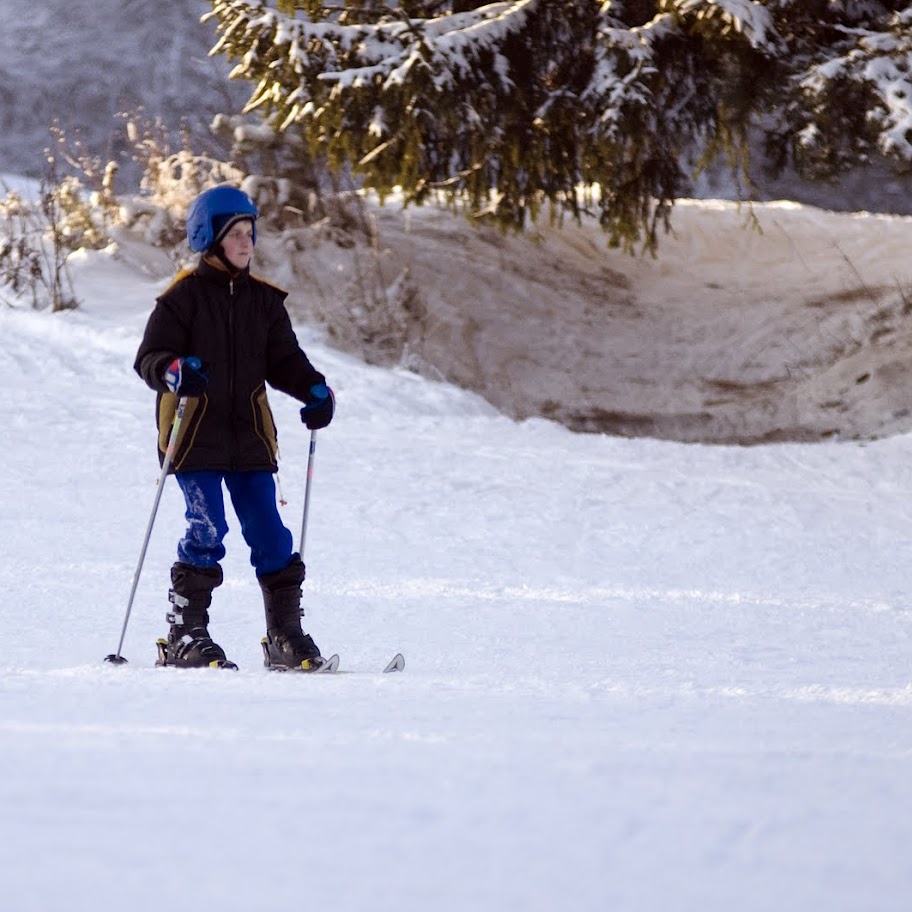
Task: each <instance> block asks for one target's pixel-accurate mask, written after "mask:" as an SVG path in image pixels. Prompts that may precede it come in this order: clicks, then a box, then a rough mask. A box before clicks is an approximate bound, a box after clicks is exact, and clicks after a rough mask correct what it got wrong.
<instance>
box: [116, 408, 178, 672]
mask: <svg viewBox="0 0 912 912" xmlns="http://www.w3.org/2000/svg"><path fill="white" fill-rule="evenodd" d="M186 408H187V396H181V398H180V400H179V401H178V403H177V411H176V412H175V413H174V421H173V422H172V423H171V433H170V435H169V436H168V448H167V449H166V450H165V458H164V459H163V460H162V470H161V476H160V477H159V479H158V490H157V491H156V492H155V503H154V504H153V505H152V515H151V516H150V517H149V525H148V526H146V537H145V538H144V539H143V543H142V549H141V550H140V552H139V562H138V563H137V564H136V571H135V572H134V574H133V586H132V588H131V589H130V598H129V599H128V600H127V611H126V614H125V615H124V620H123V628H122V629H121V631H120V642H119V643H118V644H117V652H113V653H111V655H109V656H105V661H106V662H111V663H112V664H114V665H123V664H124V663H125V662H126V661H127V660H126V659H125V658H124V657H123V656H122V655H121V654H120V652H121V650H122V649H123V644H124V637H125V636H126V635H127V624H128V623H129V622H130V612H131V611H132V609H133V599H134V597H135V596H136V587H137V586H138V585H139V574H140V573H141V572H142V567H143V562H144V561H145V559H146V549H147V548H148V547H149V539H150V538H151V537H152V526H153V524H154V523H155V515H156V514H157V513H158V505H159V502H160V501H161V496H162V491H163V490H164V487H165V478H167V476H168V469H169V468H171V460H172V459H173V458H174V450H175V448H176V447H177V435H178V434H179V433H180V427H181V423H182V422H183V420H184V410H185V409H186Z"/></svg>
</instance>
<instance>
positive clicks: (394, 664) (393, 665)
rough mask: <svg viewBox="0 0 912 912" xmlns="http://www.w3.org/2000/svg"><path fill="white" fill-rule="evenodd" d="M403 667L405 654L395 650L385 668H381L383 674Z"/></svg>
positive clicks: (401, 669)
mask: <svg viewBox="0 0 912 912" xmlns="http://www.w3.org/2000/svg"><path fill="white" fill-rule="evenodd" d="M404 669H405V656H404V655H403V654H402V653H401V652H397V653H396V654H395V655H394V656H393V657H392V659H390V662H389V664H388V665H387V666H386V668H384V669H383V673H384V674H388V673H389V672H392V671H403V670H404Z"/></svg>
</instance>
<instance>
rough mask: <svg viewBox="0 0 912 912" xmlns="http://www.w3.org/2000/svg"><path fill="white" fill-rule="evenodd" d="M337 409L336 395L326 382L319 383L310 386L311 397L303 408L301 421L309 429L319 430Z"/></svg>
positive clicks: (326, 423) (327, 422)
mask: <svg viewBox="0 0 912 912" xmlns="http://www.w3.org/2000/svg"><path fill="white" fill-rule="evenodd" d="M335 410H336V397H335V396H333V391H332V390H331V389H330V388H329V387H328V386H327V385H326V384H325V383H317V384H316V385H315V386H312V387H311V388H310V399H308V400H307V403H306V405H305V406H304V408H302V409H301V421H303V422H304V424H305V425H307V428H308V430H311V431H319V430H320V428H325V427H326V425H328V424H329V422H330V421H332V419H333V412H334V411H335Z"/></svg>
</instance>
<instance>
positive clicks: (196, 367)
mask: <svg viewBox="0 0 912 912" xmlns="http://www.w3.org/2000/svg"><path fill="white" fill-rule="evenodd" d="M202 367H203V364H202V362H201V361H200V359H199V358H192V357H191V358H175V359H174V360H173V361H172V362H171V363H170V364H169V365H168V366H167V367H166V368H165V375H164V377H163V378H162V379H163V380H164V381H165V386H167V387H168V389H169V390H170V391H171V392H172V393H174V395H175V396H182V397H183V396H190V397H191V398H192V399H196V398H198V397H200V396H202V395H203V393H205V392H206V385H207V384H208V383H209V378H208V377H207V376H206V375H205V374H204V373H203V371H202Z"/></svg>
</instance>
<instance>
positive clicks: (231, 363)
mask: <svg viewBox="0 0 912 912" xmlns="http://www.w3.org/2000/svg"><path fill="white" fill-rule="evenodd" d="M228 352H229V354H228V402H229V406H228V407H229V409H230V410H231V417H232V420H231V444H232V446H231V466H232V468H234V466H235V465H236V464H237V452H238V432H237V423H236V422H235V421H234V420H233V419H234V374H235V365H236V353H235V346H234V279H229V280H228Z"/></svg>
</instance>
